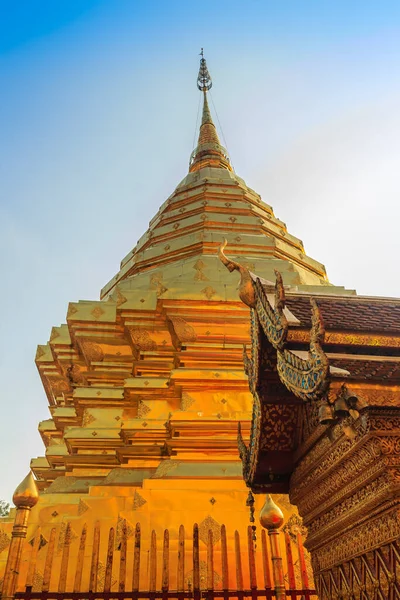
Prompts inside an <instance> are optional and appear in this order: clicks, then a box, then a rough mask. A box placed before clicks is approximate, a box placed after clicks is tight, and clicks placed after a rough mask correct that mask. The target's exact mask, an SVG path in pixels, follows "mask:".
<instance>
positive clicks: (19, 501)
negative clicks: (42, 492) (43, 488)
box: [13, 472, 39, 508]
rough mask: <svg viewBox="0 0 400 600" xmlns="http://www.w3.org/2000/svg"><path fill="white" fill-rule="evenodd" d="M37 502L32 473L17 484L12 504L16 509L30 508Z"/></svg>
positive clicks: (37, 495) (37, 493) (36, 491)
mask: <svg viewBox="0 0 400 600" xmlns="http://www.w3.org/2000/svg"><path fill="white" fill-rule="evenodd" d="M38 500H39V492H38V489H37V487H36V483H35V480H34V479H33V476H32V473H31V472H29V473H28V475H27V476H26V477H25V479H24V480H23V481H21V483H20V484H19V486H18V487H17V489H16V490H15V492H14V495H13V502H14V504H15V506H16V507H17V508H32V507H33V506H35V505H36V503H37V501H38Z"/></svg>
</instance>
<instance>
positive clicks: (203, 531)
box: [199, 515, 221, 545]
mask: <svg viewBox="0 0 400 600" xmlns="http://www.w3.org/2000/svg"><path fill="white" fill-rule="evenodd" d="M209 531H212V534H213V545H214V544H217V543H218V542H219V540H220V539H221V525H220V524H219V523H218V522H217V521H216V520H215V519H213V517H211V515H208V516H207V517H206V518H205V519H203V521H202V522H201V523H200V524H199V539H200V540H201V541H202V542H204V543H205V544H207V543H208V532H209Z"/></svg>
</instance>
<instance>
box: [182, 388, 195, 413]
mask: <svg viewBox="0 0 400 600" xmlns="http://www.w3.org/2000/svg"><path fill="white" fill-rule="evenodd" d="M194 403H195V399H194V398H192V396H190V395H189V394H188V393H187V392H182V398H181V410H189V408H190V407H191V406H192V405H193V404H194Z"/></svg>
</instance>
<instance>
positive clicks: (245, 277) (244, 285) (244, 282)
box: [218, 239, 256, 308]
mask: <svg viewBox="0 0 400 600" xmlns="http://www.w3.org/2000/svg"><path fill="white" fill-rule="evenodd" d="M227 243H228V242H227V240H226V239H224V241H223V243H222V244H221V245H220V247H219V250H218V256H219V259H220V261H221V262H222V263H223V264H224V265H225V267H226V268H227V269H228V271H230V272H232V271H239V273H240V284H239V298H240V299H241V301H242V302H244V303H245V304H247V306H250V308H255V305H256V298H255V293H254V285H253V279H252V277H251V275H250V271H249V270H248V269H246V267H244V266H243V265H241V264H240V263H237V262H235V261H234V260H230V259H229V258H228V257H227V256H225V254H224V250H225V248H226V245H227Z"/></svg>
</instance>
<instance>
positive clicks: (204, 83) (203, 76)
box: [197, 48, 212, 92]
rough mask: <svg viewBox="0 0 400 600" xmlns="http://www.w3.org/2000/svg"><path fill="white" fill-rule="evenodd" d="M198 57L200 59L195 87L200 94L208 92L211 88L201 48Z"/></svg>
mask: <svg viewBox="0 0 400 600" xmlns="http://www.w3.org/2000/svg"><path fill="white" fill-rule="evenodd" d="M200 56H201V59H200V69H199V75H198V77H197V87H198V88H199V90H200V91H201V92H208V90H211V88H212V80H211V76H210V73H209V72H208V69H207V63H206V59H205V58H204V51H203V48H202V49H201V52H200Z"/></svg>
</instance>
